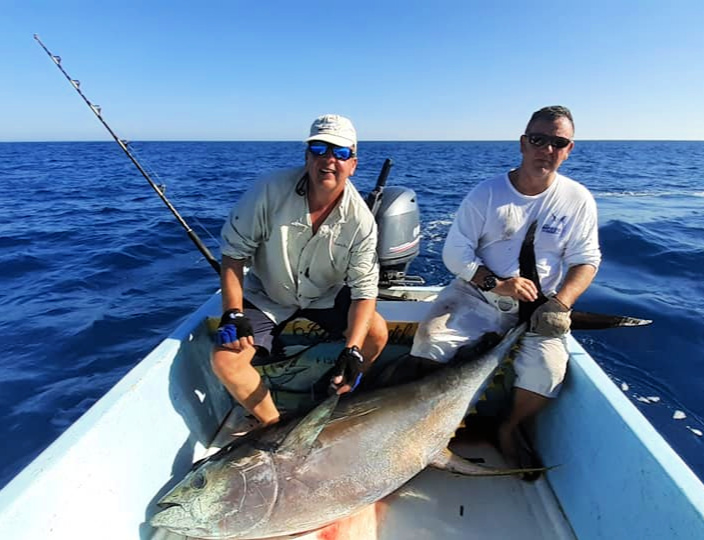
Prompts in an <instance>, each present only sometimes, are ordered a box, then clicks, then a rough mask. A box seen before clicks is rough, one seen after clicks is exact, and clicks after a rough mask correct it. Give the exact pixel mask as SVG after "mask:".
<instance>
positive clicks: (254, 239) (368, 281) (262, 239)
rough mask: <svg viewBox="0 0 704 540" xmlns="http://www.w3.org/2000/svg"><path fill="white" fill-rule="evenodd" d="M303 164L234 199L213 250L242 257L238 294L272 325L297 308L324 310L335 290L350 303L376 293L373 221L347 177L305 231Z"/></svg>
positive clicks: (306, 211) (262, 181) (306, 210)
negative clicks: (345, 291)
mask: <svg viewBox="0 0 704 540" xmlns="http://www.w3.org/2000/svg"><path fill="white" fill-rule="evenodd" d="M304 174H305V169H304V168H303V167H299V168H296V169H287V170H283V171H276V172H274V173H272V174H270V175H267V176H265V177H263V178H261V179H259V180H258V181H257V182H256V183H255V184H254V185H253V186H252V188H250V189H249V190H248V191H247V192H246V193H245V194H244V195H243V196H242V197H241V198H240V200H239V201H238V202H237V204H236V205H235V207H234V208H233V209H232V211H231V212H230V216H229V219H228V220H227V221H226V222H225V225H224V226H223V228H222V233H221V244H220V247H221V251H222V254H223V255H226V256H228V257H231V258H233V259H240V260H247V261H248V264H250V269H249V272H247V275H246V277H245V282H244V297H245V298H246V299H247V300H248V301H250V302H251V303H253V304H254V305H255V306H257V307H258V308H259V309H261V310H262V311H263V312H264V313H266V314H267V315H268V316H269V317H270V318H271V319H272V320H273V321H274V322H276V323H279V322H282V321H283V320H285V319H286V318H288V317H290V316H291V315H293V313H295V311H296V310H297V309H299V308H315V309H323V308H330V307H332V306H333V304H334V300H335V296H336V295H337V293H338V292H339V291H340V289H341V288H342V287H343V285H345V284H346V285H348V286H349V287H350V289H351V293H352V294H351V296H352V300H359V299H371V298H376V297H377V294H378V283H379V266H378V263H377V254H376V243H377V230H376V222H375V221H374V217H373V216H372V214H371V212H370V211H369V208H368V207H367V205H366V203H365V201H364V199H363V198H362V196H361V195H360V194H359V192H358V191H357V190H356V189H355V187H354V186H353V185H352V183H351V182H350V181H349V180H348V181H347V184H346V185H345V190H344V193H343V195H342V198H341V200H340V203H339V204H338V205H337V206H336V207H335V209H333V211H332V212H331V213H330V215H329V216H328V217H327V218H326V219H325V221H324V222H323V224H322V225H321V226H320V228H319V229H318V231H317V232H316V234H313V227H312V222H311V219H310V210H309V208H308V199H307V197H306V196H305V194H304V195H299V194H298V193H296V185H297V184H298V183H299V181H300V180H301V178H302V177H303V176H304Z"/></svg>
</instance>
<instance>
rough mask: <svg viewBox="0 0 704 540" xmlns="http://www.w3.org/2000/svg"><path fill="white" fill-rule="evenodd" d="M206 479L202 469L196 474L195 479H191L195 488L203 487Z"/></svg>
mask: <svg viewBox="0 0 704 540" xmlns="http://www.w3.org/2000/svg"><path fill="white" fill-rule="evenodd" d="M206 483H207V482H206V480H205V475H204V474H203V472H202V471H198V472H197V473H196V474H195V475H194V476H193V480H192V481H191V487H193V488H195V489H203V488H204V487H205V484H206Z"/></svg>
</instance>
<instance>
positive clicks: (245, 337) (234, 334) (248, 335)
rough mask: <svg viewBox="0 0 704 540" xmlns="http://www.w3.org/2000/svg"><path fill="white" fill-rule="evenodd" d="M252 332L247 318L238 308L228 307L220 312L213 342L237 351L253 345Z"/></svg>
mask: <svg viewBox="0 0 704 540" xmlns="http://www.w3.org/2000/svg"><path fill="white" fill-rule="evenodd" d="M253 335H254V332H253V330H252V323H251V322H250V321H249V318H248V317H247V316H246V315H245V314H244V313H242V312H241V311H240V310H239V309H228V310H227V311H226V312H225V313H223V314H222V318H221V319H220V325H219V326H218V331H217V333H216V334H215V343H217V344H218V345H220V346H221V347H224V348H226V349H232V350H234V351H239V350H242V349H244V348H246V347H247V346H248V345H250V346H254V337H253Z"/></svg>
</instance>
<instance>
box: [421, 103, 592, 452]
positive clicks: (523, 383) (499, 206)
mask: <svg viewBox="0 0 704 540" xmlns="http://www.w3.org/2000/svg"><path fill="white" fill-rule="evenodd" d="M573 137H574V122H573V120H572V114H571V113H570V111H569V110H568V109H567V108H566V107H562V106H552V107H545V108H543V109H540V110H539V111H536V112H535V113H534V114H533V115H532V117H531V119H530V121H529V122H528V125H527V127H526V130H525V133H524V134H523V135H521V137H520V150H521V154H522V156H523V159H522V161H521V164H520V166H519V167H518V168H516V169H513V170H511V171H509V172H508V173H505V174H501V175H499V176H497V177H495V178H491V179H489V180H486V181H484V182H482V183H480V184H479V185H477V186H476V187H475V188H474V189H473V190H472V191H471V192H470V193H469V194H468V195H467V196H466V197H465V199H464V200H463V201H462V204H461V205H460V208H459V210H458V212H457V215H456V217H455V220H454V222H453V223H452V226H451V227H450V231H449V233H448V235H447V238H446V240H445V245H444V248H443V261H444V262H445V265H446V266H447V268H448V269H449V270H450V271H451V272H452V273H454V274H455V275H456V276H457V279H455V280H454V281H453V282H452V283H451V284H450V285H448V286H447V287H446V288H445V289H444V291H443V292H442V294H441V295H439V297H438V299H437V300H436V302H435V303H434V305H433V307H432V308H431V310H430V313H429V314H428V316H427V318H426V319H425V321H423V322H422V323H421V325H420V328H419V330H418V332H417V334H416V337H415V340H414V344H413V351H412V354H414V355H417V356H422V357H426V358H431V359H433V360H436V361H439V362H446V361H448V360H449V358H451V357H452V356H453V355H454V353H455V352H456V351H457V349H458V348H459V347H461V346H463V345H467V344H471V343H474V342H476V340H478V339H479V338H480V337H481V336H482V335H483V334H484V333H486V332H499V333H503V332H505V331H507V330H508V329H509V328H511V327H512V326H515V325H516V324H517V323H518V322H520V320H527V321H528V322H529V328H528V332H527V333H526V334H525V335H524V337H523V339H522V341H521V346H520V349H519V352H518V353H517V355H516V357H515V359H514V370H515V373H516V379H515V382H514V387H513V402H512V405H511V409H510V411H509V412H508V414H507V416H506V418H504V419H503V421H502V422H501V423H500V425H499V427H498V442H499V446H500V449H501V451H502V453H503V454H504V456H505V458H506V459H507V460H508V461H509V462H512V464H514V465H520V466H534V465H536V463H535V461H536V459H535V456H534V455H532V451H531V450H530V447H529V446H527V443H526V441H525V440H524V439H523V437H522V435H521V429H520V428H521V425H522V424H523V423H524V422H525V421H526V420H527V419H528V418H530V417H532V416H533V415H535V414H536V413H537V412H539V411H540V410H542V409H543V408H544V407H545V406H546V405H547V403H548V402H549V400H550V399H551V398H554V397H556V396H557V394H558V392H559V389H560V386H561V383H562V380H563V378H564V375H565V371H566V367H567V359H568V354H567V349H566V342H565V335H566V334H567V333H568V332H569V328H570V312H571V308H572V306H573V305H574V303H575V301H576V300H577V298H579V296H580V295H581V294H582V293H583V292H584V291H585V290H586V289H587V287H588V286H589V285H590V283H591V282H592V279H593V278H594V275H595V274H596V271H597V268H598V267H599V263H600V261H601V253H600V249H599V242H598V231H597V211H596V203H595V201H594V198H593V197H592V195H591V194H590V193H589V191H588V190H587V189H586V188H585V187H584V186H582V185H581V184H579V183H577V182H576V181H574V180H572V179H570V178H568V177H566V176H563V175H561V174H559V173H558V172H557V170H558V168H559V167H560V165H561V164H562V163H563V162H564V161H565V160H566V159H567V158H568V156H569V154H570V152H571V151H572V148H573V147H574V142H573ZM534 223H535V225H533V224H534ZM532 225H533V226H532ZM529 231H531V232H530V233H529ZM533 231H534V233H533ZM533 234H534V237H533V236H532V235H533ZM527 236H528V238H527ZM531 239H532V241H530V240H531ZM525 240H528V241H526V242H524V241H525ZM536 274H537V275H536ZM538 305H539V307H537V308H536V306H538ZM448 315H450V316H448Z"/></svg>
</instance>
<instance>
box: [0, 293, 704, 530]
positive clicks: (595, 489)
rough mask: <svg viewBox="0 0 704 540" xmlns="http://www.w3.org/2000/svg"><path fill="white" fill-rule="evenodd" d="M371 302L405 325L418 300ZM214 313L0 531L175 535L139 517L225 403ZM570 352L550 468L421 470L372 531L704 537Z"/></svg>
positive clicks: (176, 338)
mask: <svg viewBox="0 0 704 540" xmlns="http://www.w3.org/2000/svg"><path fill="white" fill-rule="evenodd" d="M395 290H396V292H395V293H394V294H399V295H400V294H403V293H404V292H405V293H406V296H407V297H413V296H415V297H417V298H429V297H432V295H433V294H434V293H435V292H437V289H433V288H418V287H414V288H408V289H403V288H397V289H395ZM392 292H393V291H392ZM379 305H380V308H379V309H380V311H382V315H384V316H385V317H386V318H387V320H396V321H400V320H417V318H418V317H419V316H420V314H421V313H422V312H423V310H424V308H425V307H426V306H427V303H425V302H413V301H406V302H397V301H390V302H384V301H382V302H380V304H379ZM219 310H220V297H219V295H214V296H213V297H211V298H210V299H209V300H208V302H206V304H204V305H203V306H202V307H201V308H200V309H199V310H198V311H197V312H195V313H194V314H193V315H192V316H191V317H189V319H188V320H187V321H185V322H184V323H183V324H182V325H181V326H180V327H179V328H178V329H177V330H176V331H175V332H174V333H173V334H172V335H171V336H169V337H168V338H167V339H165V340H164V341H163V342H162V343H161V344H160V345H159V346H158V347H157V348H156V349H154V350H153V351H152V352H151V353H150V354H149V355H148V356H147V357H146V358H145V359H144V360H143V361H142V362H140V363H139V364H138V365H137V366H136V367H135V368H134V369H133V370H131V371H130V372H129V373H128V374H127V375H126V376H125V377H124V378H123V379H122V380H121V381H120V382H119V383H118V384H117V385H116V386H115V387H114V388H113V389H112V390H110V392H108V393H107V394H106V395H105V396H104V397H103V398H102V399H100V400H99V401H98V402H97V403H96V404H95V405H94V406H93V407H91V408H90V409H89V410H88V411H87V412H86V413H85V414H84V415H83V416H82V417H81V418H80V419H79V420H78V421H77V422H76V423H75V424H73V425H72V426H71V427H70V428H69V429H68V430H66V432H65V433H64V434H63V435H61V437H59V438H58V439H57V440H56V441H55V442H54V443H53V444H52V445H51V446H50V447H49V448H47V449H46V450H45V451H44V452H43V453H42V454H41V455H40V456H39V457H38V458H37V459H36V460H35V461H34V462H32V463H31V464H30V465H29V466H28V467H27V468H26V469H25V470H24V471H22V472H21V473H20V474H19V475H18V476H17V477H16V478H14V479H13V480H12V481H11V482H10V483H9V484H8V485H7V486H6V487H5V488H4V489H3V490H2V491H1V492H0V537H2V538H11V539H24V538H26V539H32V540H34V539H38V538H42V539H62V540H63V539H66V540H68V539H71V540H76V539H83V538H85V539H95V538H101V539H105V540H107V539H115V540H128V539H142V540H144V539H150V538H163V539H165V538H178V537H174V536H173V535H171V536H169V535H168V533H165V532H164V531H155V530H154V529H153V528H152V527H151V526H150V525H149V524H148V521H149V518H150V517H151V515H153V514H154V513H155V511H156V501H157V500H159V498H160V497H161V495H163V494H164V493H165V492H166V491H167V490H168V489H169V488H170V487H172V486H173V485H174V484H175V483H176V482H177V481H178V480H179V479H181V478H182V477H183V475H184V474H185V473H186V471H187V470H188V469H189V468H190V467H191V464H192V463H193V461H194V460H195V459H198V458H199V457H201V456H202V455H203V454H204V453H205V452H206V449H207V448H208V446H209V445H210V443H211V441H212V439H213V437H214V435H215V433H216V432H217V430H218V427H219V425H220V423H221V422H222V421H223V419H224V418H225V417H226V415H227V413H228V412H229V410H230V408H231V401H230V399H229V397H228V396H227V394H226V393H225V392H224V390H223V388H222V386H221V385H220V384H219V382H218V381H217V379H216V378H215V377H214V376H213V375H212V373H211V371H210V366H209V361H208V356H209V348H210V340H209V337H208V331H207V328H206V325H205V323H204V321H205V319H206V317H208V316H217V315H218V314H219ZM569 348H570V368H569V375H568V378H567V380H566V382H565V384H564V388H563V391H562V394H561V396H560V398H559V399H557V400H555V402H554V403H553V404H551V406H550V407H549V409H548V410H547V411H545V412H544V413H542V414H541V415H540V417H539V418H538V421H537V424H536V433H535V435H536V440H535V444H536V447H537V449H538V451H539V453H540V454H541V456H542V458H543V461H544V462H545V463H546V464H548V465H559V466H558V467H556V468H554V469H552V470H550V471H549V472H548V473H547V475H546V476H547V477H546V478H544V479H541V480H539V481H538V482H537V483H535V484H526V483H523V482H520V481H519V480H516V479H503V478H495V479H494V478H492V479H488V478H481V479H476V478H463V477H457V476H455V475H449V474H448V473H444V472H439V471H424V472H423V473H422V474H421V475H419V476H418V477H416V478H415V479H414V480H413V481H412V482H411V483H409V484H407V485H406V486H404V487H403V488H402V489H401V490H400V491H399V492H397V493H396V494H394V495H393V496H392V499H393V501H392V503H391V504H387V503H388V502H389V501H386V502H385V503H384V504H386V507H385V511H384V513H383V524H382V525H379V524H378V523H375V524H374V528H375V530H376V531H377V534H378V537H379V538H410V537H413V538H438V539H440V538H442V539H445V538H468V537H474V536H476V537H481V538H507V537H510V536H507V535H510V534H511V531H513V532H514V533H516V534H517V535H518V533H519V532H520V533H521V534H520V536H521V537H522V538H529V537H531V535H533V534H534V535H535V536H533V537H536V538H571V537H574V536H576V537H579V538H590V539H591V538H608V539H617V538H624V539H625V538H628V539H631V538H639V539H643V538H653V539H655V538H657V539H661V538H687V539H690V538H704V486H703V485H702V483H701V482H700V481H699V479H698V478H697V477H696V475H694V473H693V472H692V471H691V470H690V469H689V468H688V467H687V466H686V464H685V463H684V462H683V461H682V460H681V459H680V458H679V456H678V455H677V454H676V453H675V452H674V451H673V450H672V448H671V447H670V446H669V445H668V444H667V443H666V442H665V441H664V439H663V438H662V437H661V436H660V435H659V434H658V433H657V432H656V431H655V430H654V429H653V427H652V426H651V425H650V424H649V423H648V422H647V420H646V419H645V418H644V417H643V416H642V415H641V414H640V412H639V411H638V410H637V409H636V408H635V407H634V406H633V405H632V404H631V403H630V402H629V400H628V399H627V398H626V397H625V396H624V395H623V394H622V393H621V391H620V390H619V389H618V388H617V387H616V386H615V385H614V384H613V383H612V382H611V381H610V379H609V378H608V377H607V376H606V374H605V373H604V372H603V371H602V370H601V369H600V368H599V367H598V365H597V364H596V363H595V362H594V360H593V359H592V358H591V357H590V356H589V355H588V354H587V353H586V352H585V351H584V349H583V348H582V347H581V346H580V345H579V344H578V343H577V342H576V341H575V340H574V339H573V338H570V340H569ZM485 451H486V452H488V454H489V456H488V457H489V459H493V458H492V456H491V452H492V450H490V449H489V450H485ZM526 493H527V494H528V495H526ZM512 494H513V495H512ZM514 495H515V497H516V499H515V501H514V499H513V498H511V497H513V496H514ZM507 497H508V498H507ZM521 501H522V502H521ZM374 515H375V516H377V517H378V512H377V513H376V514H374ZM375 519H376V518H375ZM526 523H532V527H531V528H526V527H527V525H526ZM470 531H472V532H470ZM338 532H339V531H338ZM475 533H476V534H475ZM356 537H360V536H356ZM361 537H365V538H366V536H361ZM337 538H343V536H340V535H338V536H337Z"/></svg>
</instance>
